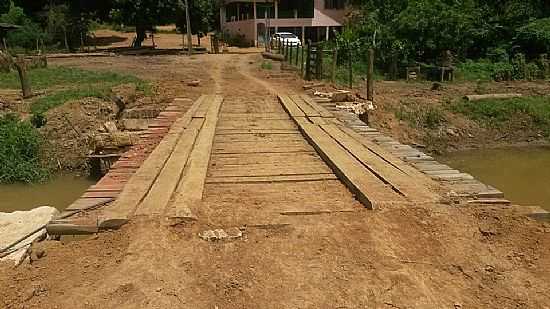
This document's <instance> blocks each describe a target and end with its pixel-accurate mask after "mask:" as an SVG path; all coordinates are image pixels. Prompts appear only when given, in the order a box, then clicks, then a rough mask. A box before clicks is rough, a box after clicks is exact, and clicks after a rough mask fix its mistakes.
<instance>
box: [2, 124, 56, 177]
mask: <svg viewBox="0 0 550 309" xmlns="http://www.w3.org/2000/svg"><path fill="white" fill-rule="evenodd" d="M40 144H41V137H40V134H39V133H38V131H37V130H36V129H35V128H34V127H33V126H32V125H31V124H30V123H29V122H28V121H22V120H20V119H19V117H17V116H16V115H13V114H7V115H0V183H14V182H27V183H30V182H37V181H42V180H44V179H45V178H46V177H47V175H48V172H47V170H46V169H44V168H43V167H42V165H41V161H40Z"/></svg>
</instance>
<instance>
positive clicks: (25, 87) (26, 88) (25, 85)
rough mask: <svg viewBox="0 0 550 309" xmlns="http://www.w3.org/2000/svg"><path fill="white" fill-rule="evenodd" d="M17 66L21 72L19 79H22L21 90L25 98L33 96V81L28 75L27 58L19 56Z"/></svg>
mask: <svg viewBox="0 0 550 309" xmlns="http://www.w3.org/2000/svg"><path fill="white" fill-rule="evenodd" d="M15 67H16V68H17V72H18V73H19V80H20V81H21V90H22V91H23V98H24V99H26V98H30V97H32V90H31V82H30V81H29V76H28V75H27V64H26V63H25V58H23V57H21V56H19V57H17V60H16V61H15Z"/></svg>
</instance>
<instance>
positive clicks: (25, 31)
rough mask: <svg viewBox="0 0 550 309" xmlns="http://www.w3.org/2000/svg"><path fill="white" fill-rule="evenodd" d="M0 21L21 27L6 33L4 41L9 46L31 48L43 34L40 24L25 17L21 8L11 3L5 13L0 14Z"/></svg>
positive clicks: (34, 46)
mask: <svg viewBox="0 0 550 309" xmlns="http://www.w3.org/2000/svg"><path fill="white" fill-rule="evenodd" d="M0 22H4V23H9V24H14V25H18V26H20V27H21V28H19V29H17V30H15V31H10V32H9V33H8V35H7V38H6V41H7V43H8V44H9V45H10V46H18V47H23V48H26V49H33V48H36V40H38V39H43V38H44V36H45V35H44V32H43V31H42V29H40V26H39V25H38V24H36V23H34V22H33V21H32V20H31V19H30V18H29V17H27V15H25V13H24V12H23V9H22V8H20V7H17V6H15V5H13V4H12V5H11V7H10V9H9V11H8V12H7V13H6V14H2V16H0Z"/></svg>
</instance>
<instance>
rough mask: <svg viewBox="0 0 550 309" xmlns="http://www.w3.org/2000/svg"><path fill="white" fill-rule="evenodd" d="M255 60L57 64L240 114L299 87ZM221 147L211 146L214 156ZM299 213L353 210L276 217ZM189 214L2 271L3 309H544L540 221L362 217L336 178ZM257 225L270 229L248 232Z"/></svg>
mask: <svg viewBox="0 0 550 309" xmlns="http://www.w3.org/2000/svg"><path fill="white" fill-rule="evenodd" d="M258 60H259V59H258V56H257V55H253V56H239V55H201V56H195V57H194V58H193V59H188V58H185V57H176V56H167V57H155V58H148V57H145V58H141V57H140V58H126V57H115V58H106V59H88V60H86V61H83V60H63V64H70V65H75V66H79V67H93V68H102V67H104V68H110V69H113V68H116V69H118V70H122V71H127V72H134V73H137V74H138V75H140V76H143V77H148V78H151V79H154V80H157V81H159V83H158V85H159V87H161V89H163V91H166V92H168V93H170V94H171V95H173V96H186V97H192V98H194V97H196V96H197V95H198V93H199V92H201V93H214V92H219V93H221V94H223V95H224V96H225V97H226V102H225V103H224V106H223V107H222V112H221V115H222V117H223V115H224V113H227V112H229V111H233V112H236V111H237V110H239V109H242V112H258V111H266V110H271V111H273V112H280V111H281V107H280V106H279V105H277V103H276V99H275V97H274V96H272V95H269V92H268V89H266V88H265V86H269V87H270V88H271V90H272V91H276V90H278V89H280V87H281V86H283V85H287V86H288V88H294V89H297V88H298V87H299V84H297V83H296V80H294V79H292V78H289V79H287V80H282V79H277V81H276V82H273V79H263V76H264V75H265V74H264V73H259V72H257V68H258V66H259V64H258ZM250 62H252V64H251V63H250ZM191 76H192V77H193V78H196V77H199V78H201V79H202V80H203V81H204V82H203V83H202V84H201V86H200V87H199V88H186V87H184V85H182V81H184V80H186V79H188V78H189V77H191ZM160 81H162V82H160ZM222 119H223V118H222ZM220 125H221V124H220V123H219V124H218V126H220ZM220 143H223V140H220V138H218V137H217V138H216V140H215V144H214V148H218V149H219V148H220V147H218V146H222V144H220ZM306 146H307V145H303V146H301V147H306ZM245 157H247V158H249V159H250V160H253V158H254V157H253V156H252V155H251V156H245ZM261 159H262V158H261V157H260V158H258V159H257V160H261ZM263 159H265V158H263ZM216 160H218V159H217V158H216V155H214V156H213V157H212V160H211V165H210V168H209V177H213V175H214V174H215V173H217V172H219V170H218V165H217V164H216ZM272 160H276V159H273V158H272ZM296 160H297V159H296V158H292V157H291V158H288V160H286V161H284V160H283V161H279V163H285V162H286V163H287V164H289V165H298V166H299V165H300V163H302V162H306V163H307V162H310V163H308V164H321V162H320V160H319V159H318V158H317V157H316V156H313V157H311V158H310V159H308V161H296ZM197 207H199V206H197ZM296 209H298V210H304V209H332V210H337V209H351V210H355V212H353V213H340V214H326V215H316V216H288V217H285V218H284V219H281V216H277V215H275V213H277V212H280V211H281V210H296ZM197 215H198V217H199V222H198V223H197V224H195V225H194V226H192V227H186V228H182V227H179V228H170V227H166V226H164V225H162V224H160V223H159V221H158V220H157V219H156V218H142V220H137V221H133V222H132V223H131V224H129V225H127V226H125V227H123V228H122V229H121V230H120V231H116V232H109V233H103V234H100V235H98V236H94V237H92V238H90V239H86V240H84V241H78V242H76V241H75V242H69V243H59V242H46V243H44V244H42V246H44V248H45V250H46V253H47V255H46V256H45V257H44V258H42V259H40V260H38V261H35V262H34V263H32V264H24V265H22V266H21V267H19V268H16V269H13V268H11V267H9V266H8V265H3V266H2V267H1V268H0V286H1V287H2V288H1V289H0V307H2V308H212V309H213V308H219V309H222V308H223V309H224V308H550V296H549V294H548V290H549V289H550V281H549V280H548V278H549V276H550V225H549V224H543V223H538V222H534V221H532V220H530V219H528V218H526V217H523V216H521V215H519V214H516V213H515V212H514V211H513V210H512V209H502V208H489V207H472V206H470V207H452V206H448V205H425V206H421V207H413V208H399V207H395V208H387V209H384V210H380V211H366V210H363V208H362V207H361V205H360V204H359V203H358V202H356V201H355V200H354V199H353V196H352V195H351V194H350V193H349V192H348V191H347V190H346V188H345V187H344V186H343V185H342V184H341V183H340V182H338V181H322V182H315V183H308V182H304V183H302V184H298V185H296V184H292V185H288V184H284V183H282V184H273V185H219V184H208V185H207V187H206V192H205V200H204V203H203V204H202V205H200V208H199V212H198V213H197ZM266 223H274V225H271V226H264V227H263V228H256V227H253V225H254V224H266ZM281 223H284V224H283V225H281ZM243 225H247V226H248V227H247V228H246V230H245V234H244V238H242V239H239V240H236V241H233V242H223V243H212V242H206V241H204V240H201V239H199V238H198V237H197V233H198V232H200V231H203V230H205V229H212V228H220V227H221V228H226V227H241V226H243Z"/></svg>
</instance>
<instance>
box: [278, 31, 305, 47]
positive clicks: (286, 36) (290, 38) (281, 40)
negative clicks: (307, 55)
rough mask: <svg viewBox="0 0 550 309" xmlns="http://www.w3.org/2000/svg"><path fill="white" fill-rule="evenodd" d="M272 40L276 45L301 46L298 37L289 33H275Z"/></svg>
mask: <svg viewBox="0 0 550 309" xmlns="http://www.w3.org/2000/svg"><path fill="white" fill-rule="evenodd" d="M272 40H273V42H274V43H275V44H277V45H283V46H286V45H288V46H302V41H300V39H299V38H298V36H296V35H295V34H294V33H290V32H277V33H275V34H274V35H273V38H272Z"/></svg>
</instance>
